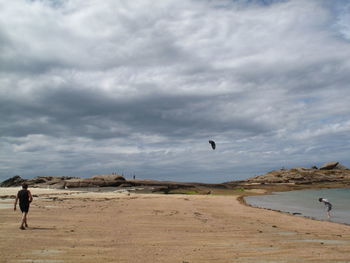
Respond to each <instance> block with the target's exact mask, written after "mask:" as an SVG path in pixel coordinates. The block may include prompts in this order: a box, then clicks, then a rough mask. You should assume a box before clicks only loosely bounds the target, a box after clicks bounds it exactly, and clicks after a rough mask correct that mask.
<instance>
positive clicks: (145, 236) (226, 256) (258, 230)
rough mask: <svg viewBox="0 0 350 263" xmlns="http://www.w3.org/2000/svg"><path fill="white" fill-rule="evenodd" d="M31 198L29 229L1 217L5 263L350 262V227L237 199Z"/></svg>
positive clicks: (40, 193) (1, 212)
mask: <svg viewBox="0 0 350 263" xmlns="http://www.w3.org/2000/svg"><path fill="white" fill-rule="evenodd" d="M17 190H18V188H0V196H6V195H15V194H16V193H17ZM30 190H31V192H32V194H33V195H34V196H35V198H34V201H33V203H32V205H31V208H30V213H29V219H28V224H29V228H28V229H26V230H20V229H19V224H20V216H21V214H20V212H19V211H18V210H17V211H13V208H11V207H6V206H3V207H2V208H1V209H0V247H1V250H0V262H6V263H15V262H35V263H61V262H62V263H66V262H67V263H68V262H94V263H96V262H135V263H136V262H140V263H141V262H177V263H184V262H187V263H194V262H217V263H221V262H222V263H224V262H225V263H226V262H227V263H228V262H350V226H347V225H342V224H337V223H332V222H325V221H316V220H311V219H307V218H302V217H296V216H292V215H289V214H284V213H279V212H276V211H270V210H265V209H259V208H253V207H249V206H246V205H244V204H242V203H241V202H240V201H239V200H238V199H237V198H238V195H225V196H220V195H164V194H132V193H131V194H130V193H114V192H108V193H106V192H87V191H66V190H50V189H37V188H32V189H30ZM2 203H3V204H6V203H13V200H9V199H5V200H3V201H2Z"/></svg>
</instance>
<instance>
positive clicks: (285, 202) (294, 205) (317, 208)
mask: <svg viewBox="0 0 350 263" xmlns="http://www.w3.org/2000/svg"><path fill="white" fill-rule="evenodd" d="M320 197H322V198H326V199H328V201H329V202H330V203H331V204H332V206H333V207H332V210H331V218H330V219H329V220H328V218H327V215H326V208H325V205H324V204H323V203H321V202H319V201H318V199H319V198H320ZM245 201H246V202H247V203H248V204H249V205H251V206H253V207H260V208H267V209H272V210H276V211H282V212H287V213H290V214H293V215H295V216H303V217H308V218H313V219H317V220H327V221H332V222H336V223H341V224H347V225H350V188H335V189H316V190H298V191H289V192H274V193H272V194H269V195H260V196H248V197H245Z"/></svg>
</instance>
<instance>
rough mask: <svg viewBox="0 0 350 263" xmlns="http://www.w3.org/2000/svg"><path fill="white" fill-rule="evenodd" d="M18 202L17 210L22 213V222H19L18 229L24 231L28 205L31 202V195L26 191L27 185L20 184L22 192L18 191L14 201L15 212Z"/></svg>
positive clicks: (26, 225) (26, 224)
mask: <svg viewBox="0 0 350 263" xmlns="http://www.w3.org/2000/svg"><path fill="white" fill-rule="evenodd" d="M18 200H19V208H20V209H21V212H22V222H21V226H20V229H22V230H24V229H25V227H28V223H27V216H28V212H29V206H30V203H31V202H32V201H33V197H32V194H31V193H30V191H29V190H28V185H27V184H26V183H23V184H22V190H20V191H18V193H17V196H16V200H15V207H14V210H15V211H16V208H17V202H18Z"/></svg>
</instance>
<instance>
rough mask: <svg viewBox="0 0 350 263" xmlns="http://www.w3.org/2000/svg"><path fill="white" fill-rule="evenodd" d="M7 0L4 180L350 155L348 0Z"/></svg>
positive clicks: (143, 173)
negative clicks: (18, 177)
mask: <svg viewBox="0 0 350 263" xmlns="http://www.w3.org/2000/svg"><path fill="white" fill-rule="evenodd" d="M0 10H1V11H0V14H1V15H0V181H2V180H4V179H6V178H9V177H11V176H14V175H21V176H22V177H24V178H30V177H34V176H48V175H54V176H63V175H65V176H81V177H89V176H92V175H95V174H103V173H111V172H118V173H123V175H124V176H126V177H127V178H130V177H131V176H132V175H134V174H135V175H136V177H137V178H148V179H157V180H177V181H199V182H225V181H231V180H237V179H245V178H248V177H251V176H255V175H258V174H263V173H265V172H268V171H270V170H273V169H279V168H281V167H286V168H291V167H295V166H304V167H311V166H312V165H317V166H319V165H321V164H322V163H324V162H327V161H333V160H336V161H340V162H341V163H342V164H343V165H346V166H350V144H349V142H350V107H349V102H350V87H349V83H350V4H349V1H340V0H290V1H286V0H283V1H281V0H279V1H278V0H265V1H263V0H260V1H259V0H250V1H249V0H181V1H178V0H162V1H155V0H133V1H129V0H104V1H98V0H31V1H30V0H18V1H8V0H0ZM210 139H213V140H215V141H216V143H217V149H216V150H215V151H213V150H211V148H210V145H209V143H208V140H210Z"/></svg>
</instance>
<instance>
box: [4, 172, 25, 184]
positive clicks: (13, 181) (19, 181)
mask: <svg viewBox="0 0 350 263" xmlns="http://www.w3.org/2000/svg"><path fill="white" fill-rule="evenodd" d="M25 181H26V180H24V179H23V178H22V177H20V176H19V175H16V176H14V177H11V178H9V179H7V180H5V181H3V182H2V183H1V184H0V187H12V186H20V185H21V184H22V183H23V182H25Z"/></svg>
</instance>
